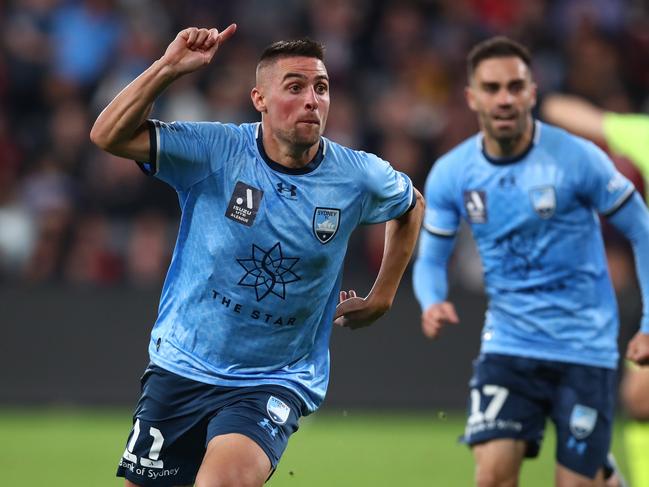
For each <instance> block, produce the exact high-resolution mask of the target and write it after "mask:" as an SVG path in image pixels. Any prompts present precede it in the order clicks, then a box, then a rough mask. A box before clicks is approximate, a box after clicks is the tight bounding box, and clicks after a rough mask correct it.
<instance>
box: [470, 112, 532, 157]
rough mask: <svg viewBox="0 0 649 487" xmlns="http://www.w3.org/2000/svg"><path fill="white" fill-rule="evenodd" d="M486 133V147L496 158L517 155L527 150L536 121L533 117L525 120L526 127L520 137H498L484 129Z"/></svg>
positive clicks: (490, 154) (488, 152)
mask: <svg viewBox="0 0 649 487" xmlns="http://www.w3.org/2000/svg"><path fill="white" fill-rule="evenodd" d="M482 133H483V134H484V148H485V151H486V152H487V154H489V156H491V157H494V158H501V157H516V156H519V155H521V154H522V153H523V152H525V151H526V150H527V148H528V147H529V145H530V143H531V141H532V135H533V133H534V122H533V121H532V117H528V118H527V119H526V121H525V129H524V130H523V132H522V133H521V135H519V136H518V137H512V138H510V139H496V138H495V137H492V136H490V135H489V132H488V131H487V130H484V129H483V131H482Z"/></svg>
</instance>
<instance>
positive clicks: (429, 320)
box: [413, 161, 460, 338]
mask: <svg viewBox="0 0 649 487" xmlns="http://www.w3.org/2000/svg"><path fill="white" fill-rule="evenodd" d="M456 173H457V172H456V171H450V168H448V166H447V165H446V164H445V163H443V162H442V161H440V162H438V163H437V164H436V167H434V168H433V170H432V171H431V173H430V175H429V176H428V179H427V181H426V188H425V195H426V196H425V198H426V201H427V208H426V213H425V215H424V224H423V226H422V232H421V236H420V239H419V252H418V254H417V259H416V260H415V265H414V269H413V286H414V291H415V296H416V297H417V300H418V301H419V304H420V305H421V309H422V315H421V328H422V331H423V333H424V335H426V336H427V337H428V338H436V337H437V336H438V334H439V332H440V330H441V329H442V327H443V326H444V325H446V324H456V323H458V321H459V320H458V317H457V313H456V311H455V307H454V306H453V304H452V303H450V302H449V301H447V293H448V276H447V268H448V261H449V259H450V257H451V254H452V252H453V247H454V245H455V233H456V231H457V228H458V225H459V218H460V213H459V210H458V208H457V205H456V203H455V199H454V198H453V194H455V193H454V191H455V190H456V188H455V178H454V177H453V174H456ZM429 198H430V199H429Z"/></svg>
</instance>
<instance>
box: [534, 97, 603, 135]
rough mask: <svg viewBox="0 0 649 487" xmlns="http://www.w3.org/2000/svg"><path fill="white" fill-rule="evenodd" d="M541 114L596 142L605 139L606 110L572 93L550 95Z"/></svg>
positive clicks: (553, 122) (556, 123) (546, 98)
mask: <svg viewBox="0 0 649 487" xmlns="http://www.w3.org/2000/svg"><path fill="white" fill-rule="evenodd" d="M541 116H542V117H543V118H544V119H545V120H546V121H548V122H550V123H552V124H554V125H558V126H560V127H563V128H564V129H566V130H568V131H570V132H572V133H573V134H576V135H580V136H581V137H586V138H587V139H590V140H592V141H595V142H603V141H604V111H603V110H601V109H600V108H598V107H596V106H595V105H593V104H592V103H590V102H588V101H586V100H584V99H583V98H579V97H577V96H572V95H548V96H546V97H545V98H544V100H543V103H542V104H541Z"/></svg>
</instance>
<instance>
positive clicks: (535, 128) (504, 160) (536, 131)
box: [479, 121, 541, 166]
mask: <svg viewBox="0 0 649 487" xmlns="http://www.w3.org/2000/svg"><path fill="white" fill-rule="evenodd" d="M540 129H541V127H539V123H538V121H534V124H533V125H532V138H531V139H530V143H529V144H528V146H527V147H526V148H525V150H524V151H523V152H521V153H520V154H518V155H517V156H511V157H493V156H490V155H489V154H487V149H485V146H484V135H483V136H481V137H480V138H479V144H480V150H481V151H482V155H483V156H484V158H485V159H487V161H489V162H490V163H491V164H495V165H497V166H505V165H507V164H514V163H515V162H518V161H520V160H522V159H524V158H525V157H527V155H528V154H529V153H530V151H531V150H532V149H533V148H534V146H535V145H536V144H537V142H538V141H539V136H540V135H541V130H540Z"/></svg>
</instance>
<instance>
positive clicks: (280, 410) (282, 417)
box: [266, 396, 291, 424]
mask: <svg viewBox="0 0 649 487" xmlns="http://www.w3.org/2000/svg"><path fill="white" fill-rule="evenodd" d="M266 412H267V413H268V416H270V419H272V420H273V421H274V422H275V423H277V424H284V423H286V420H287V419H288V416H289V414H291V408H289V407H288V406H287V405H286V404H284V402H283V401H282V400H280V399H277V398H276V397H275V396H270V397H269V398H268V402H267V403H266Z"/></svg>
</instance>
